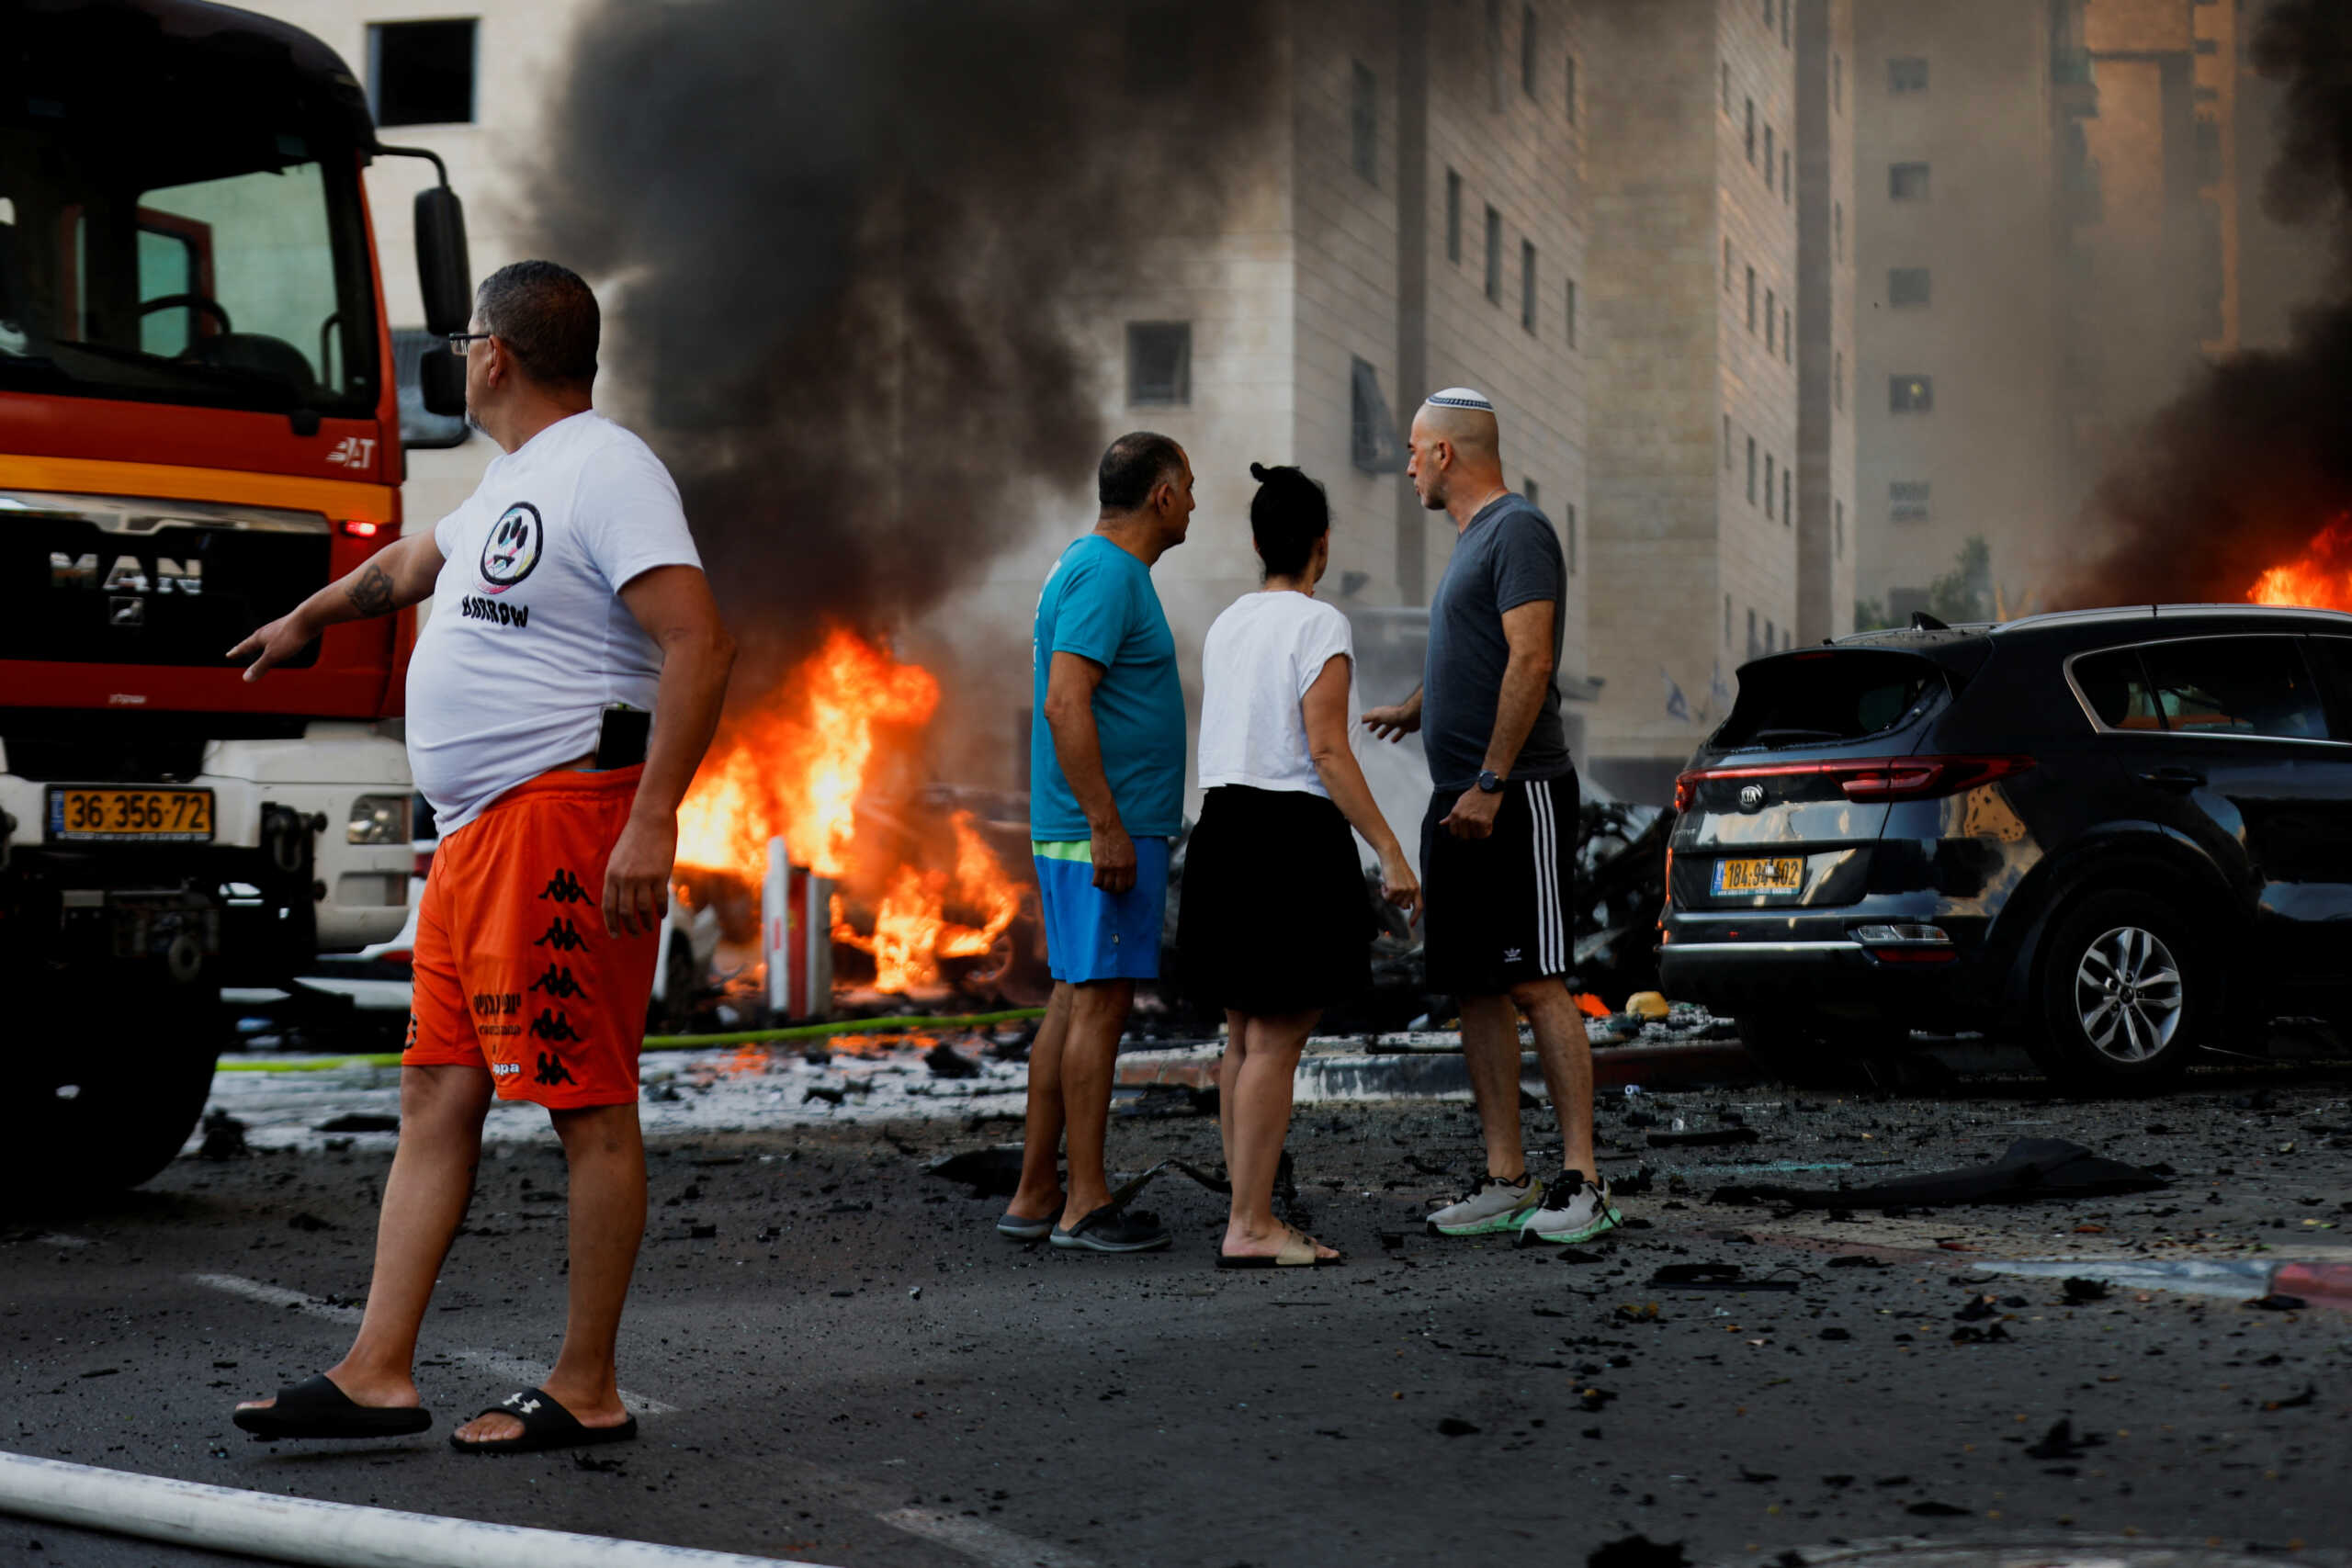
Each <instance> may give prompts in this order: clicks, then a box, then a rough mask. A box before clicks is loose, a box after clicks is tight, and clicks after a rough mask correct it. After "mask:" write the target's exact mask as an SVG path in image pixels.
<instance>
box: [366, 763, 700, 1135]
mask: <svg viewBox="0 0 2352 1568" xmlns="http://www.w3.org/2000/svg"><path fill="white" fill-rule="evenodd" d="M644 771H645V770H644V769H643V767H641V766H640V767H634V768H615V769H613V770H611V771H609V772H606V773H575V772H570V771H564V772H558V773H541V774H540V775H539V776H538V777H537V778H535V779H532V780H529V781H528V782H526V783H524V784H517V785H516V786H515V788H513V789H511V790H509V791H507V792H506V793H505V794H504V795H500V796H499V797H498V801H497V803H496V804H495V805H493V806H492V807H491V808H490V809H489V810H487V811H485V812H483V813H482V814H481V816H480V817H477V818H474V819H473V820H472V821H470V822H469V823H467V824H466V825H465V826H464V827H462V828H460V829H458V830H457V831H456V832H454V833H451V834H450V835H449V836H448V837H447V838H445V839H443V840H441V844H440V847H439V848H438V849H436V850H435V852H434V854H433V871H432V874H431V875H429V876H428V877H426V878H425V883H424V901H423V903H422V904H421V905H420V906H419V907H418V908H417V912H416V949H415V952H416V959H415V998H414V1000H413V1003H412V1004H411V1010H410V1013H409V1025H408V1047H407V1049H406V1050H405V1051H404V1052H403V1053H402V1054H401V1064H402V1065H403V1066H420V1067H430V1066H469V1067H487V1068H488V1069H489V1070H490V1074H491V1077H492V1080H493V1081H494V1082H495V1084H496V1085H497V1089H498V1098H499V1099H501V1100H530V1101H533V1102H534V1103H536V1104H539V1105H544V1106H546V1107H547V1108H548V1109H549V1110H550V1111H572V1110H579V1109H581V1108H583V1107H586V1106H592V1105H626V1104H630V1103H633V1102H634V1101H635V1100H636V1099H637V1092H638V1090H637V1054H638V1047H639V1045H640V1044H641V1043H643V1041H644V1039H645V1004H646V1000H647V998H650V996H651V995H652V992H653V964H654V958H655V954H656V953H657V952H658V951H659V947H660V943H661V940H662V938H661V932H660V931H658V930H656V931H648V932H646V933H645V934H644V935H642V936H635V937H608V936H606V935H605V916H604V898H605V859H606V858H607V857H608V856H609V855H611V853H612V850H613V844H614V842H615V840H617V839H619V837H620V833H621V829H622V827H623V826H624V825H625V824H626V823H627V822H628V813H629V807H630V806H631V805H632V804H633V803H634V802H635V801H636V798H637V781H638V776H639V774H640V773H643V772H644Z"/></svg>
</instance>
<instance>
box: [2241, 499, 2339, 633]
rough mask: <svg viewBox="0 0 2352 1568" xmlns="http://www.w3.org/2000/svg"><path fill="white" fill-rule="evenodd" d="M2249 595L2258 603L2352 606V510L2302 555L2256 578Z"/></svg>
mask: <svg viewBox="0 0 2352 1568" xmlns="http://www.w3.org/2000/svg"><path fill="white" fill-rule="evenodd" d="M2245 596H2246V598H2247V599H2248V600H2249V601H2250V602H2251V603H2253V604H2296V605H2301V606H2302V607H2303V608H2305V609H2312V610H2352V513H2345V514H2343V515H2341V516H2339V517H2337V518H2336V519H2335V522H2333V523H2330V524H2329V525H2327V526H2326V527H2324V528H2323V529H2321V530H2320V531H2319V533H2318V535H2317V536H2315V537H2314V538H2313V539H2312V542H2311V545H2310V547H2308V548H2307V549H2305V550H2304V551H2303V553H2302V555H2301V557H2300V558H2297V559H2295V560H2291V561H2288V562H2285V563H2284V564H2282V565H2279V566H2274V567H2272V568H2270V569H2269V570H2267V571H2265V572H2264V573H2263V574H2262V575H2261V576H2260V577H2258V578H2256V579H2255V582H2254V586H2253V587H2251V588H2249V589H2247V590H2246V592H2245Z"/></svg>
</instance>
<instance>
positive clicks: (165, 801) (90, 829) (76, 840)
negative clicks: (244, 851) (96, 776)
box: [46, 789, 212, 844]
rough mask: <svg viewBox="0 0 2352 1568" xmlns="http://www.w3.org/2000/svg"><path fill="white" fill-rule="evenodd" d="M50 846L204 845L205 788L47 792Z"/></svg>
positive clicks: (208, 818) (208, 806)
mask: <svg viewBox="0 0 2352 1568" xmlns="http://www.w3.org/2000/svg"><path fill="white" fill-rule="evenodd" d="M46 837H47V838H48V840H49V841H50V842H51V843H52V844H123V843H163V844H209V843H210V842H211V841H212V792H211V791H210V790H209V789H52V790H51V791H50V792H49V831H48V833H47V835H46Z"/></svg>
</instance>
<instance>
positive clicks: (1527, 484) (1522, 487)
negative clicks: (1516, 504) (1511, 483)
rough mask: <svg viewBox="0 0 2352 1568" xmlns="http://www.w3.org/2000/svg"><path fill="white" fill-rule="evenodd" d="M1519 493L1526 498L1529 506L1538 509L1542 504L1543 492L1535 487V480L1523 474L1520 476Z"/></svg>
mask: <svg viewBox="0 0 2352 1568" xmlns="http://www.w3.org/2000/svg"><path fill="white" fill-rule="evenodd" d="M1519 493H1520V494H1521V495H1523V496H1525V497H1526V498H1527V504H1528V505H1530V506H1532V507H1537V508H1539V509H1540V508H1541V507H1542V506H1543V504H1544V492H1543V491H1541V490H1539V489H1537V488H1536V484H1535V481H1534V480H1533V479H1530V478H1529V477H1528V476H1526V475H1525V474H1521V476H1520V479H1519Z"/></svg>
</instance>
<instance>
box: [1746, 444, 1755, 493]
mask: <svg viewBox="0 0 2352 1568" xmlns="http://www.w3.org/2000/svg"><path fill="white" fill-rule="evenodd" d="M1747 504H1748V505H1750V506H1753V505H1755V504H1756V437H1754V436H1753V435H1751V436H1749V437H1748V438H1747Z"/></svg>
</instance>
